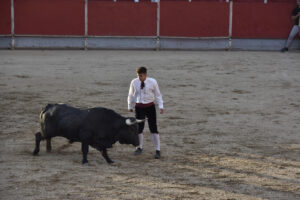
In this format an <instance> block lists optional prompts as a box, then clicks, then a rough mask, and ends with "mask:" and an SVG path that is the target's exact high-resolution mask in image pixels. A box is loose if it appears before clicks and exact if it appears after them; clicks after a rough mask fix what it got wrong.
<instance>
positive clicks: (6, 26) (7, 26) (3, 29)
mask: <svg viewBox="0 0 300 200" xmlns="http://www.w3.org/2000/svg"><path fill="white" fill-rule="evenodd" d="M10 33H11V9H10V0H0V35H8V34H10Z"/></svg>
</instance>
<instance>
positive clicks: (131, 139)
mask: <svg viewBox="0 0 300 200" xmlns="http://www.w3.org/2000/svg"><path fill="white" fill-rule="evenodd" d="M142 122H144V120H139V119H135V118H134V117H129V118H126V119H125V124H126V126H125V127H123V128H122V129H121V130H120V131H119V134H118V135H119V138H118V139H119V142H120V143H121V144H132V145H134V146H138V145H139V138H138V123H142Z"/></svg>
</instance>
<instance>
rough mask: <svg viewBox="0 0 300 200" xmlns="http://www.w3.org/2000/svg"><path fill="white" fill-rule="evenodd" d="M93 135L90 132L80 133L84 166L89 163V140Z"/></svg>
mask: <svg viewBox="0 0 300 200" xmlns="http://www.w3.org/2000/svg"><path fill="white" fill-rule="evenodd" d="M90 136H91V133H90V132H88V131H83V130H81V131H80V132H79V139H80V141H81V151H82V164H86V163H88V160H87V154H88V153H89V139H90Z"/></svg>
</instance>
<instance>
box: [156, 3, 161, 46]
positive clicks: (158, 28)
mask: <svg viewBox="0 0 300 200" xmlns="http://www.w3.org/2000/svg"><path fill="white" fill-rule="evenodd" d="M156 12H157V14H156V51H159V50H160V40H159V36H160V0H157V9H156Z"/></svg>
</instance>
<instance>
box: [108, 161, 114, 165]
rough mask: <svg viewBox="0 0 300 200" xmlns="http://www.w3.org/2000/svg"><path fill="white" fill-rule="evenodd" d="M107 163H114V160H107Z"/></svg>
mask: <svg viewBox="0 0 300 200" xmlns="http://www.w3.org/2000/svg"><path fill="white" fill-rule="evenodd" d="M107 163H108V164H110V165H111V164H114V163H115V162H114V161H113V160H107Z"/></svg>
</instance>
